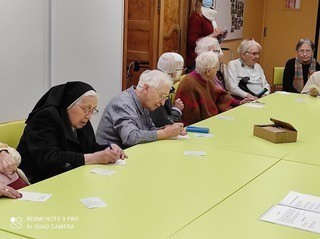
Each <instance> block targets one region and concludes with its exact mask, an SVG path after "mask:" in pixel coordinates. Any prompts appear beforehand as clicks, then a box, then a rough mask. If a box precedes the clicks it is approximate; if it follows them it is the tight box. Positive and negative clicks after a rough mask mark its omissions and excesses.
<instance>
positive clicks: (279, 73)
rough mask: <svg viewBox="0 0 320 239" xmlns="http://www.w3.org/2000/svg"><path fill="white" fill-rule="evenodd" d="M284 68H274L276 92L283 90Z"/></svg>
mask: <svg viewBox="0 0 320 239" xmlns="http://www.w3.org/2000/svg"><path fill="white" fill-rule="evenodd" d="M283 72H284V67H283V66H275V67H273V88H274V91H275V90H282V80H283Z"/></svg>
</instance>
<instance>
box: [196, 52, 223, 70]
mask: <svg viewBox="0 0 320 239" xmlns="http://www.w3.org/2000/svg"><path fill="white" fill-rule="evenodd" d="M218 65H219V59H218V56H217V54H215V53H214V52H212V51H206V52H203V53H201V54H200V55H198V56H197V58H196V72H198V73H199V74H200V75H201V74H204V73H205V72H206V70H208V69H212V68H213V67H216V66H218Z"/></svg>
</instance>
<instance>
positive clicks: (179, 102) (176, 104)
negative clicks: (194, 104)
mask: <svg viewBox="0 0 320 239" xmlns="http://www.w3.org/2000/svg"><path fill="white" fill-rule="evenodd" d="M174 107H177V108H178V109H179V110H181V111H182V110H183V109H184V104H183V102H182V100H181V99H180V98H178V99H176V100H175V101H174Z"/></svg>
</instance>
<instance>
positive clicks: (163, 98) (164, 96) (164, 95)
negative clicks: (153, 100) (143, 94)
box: [152, 87, 169, 100]
mask: <svg viewBox="0 0 320 239" xmlns="http://www.w3.org/2000/svg"><path fill="white" fill-rule="evenodd" d="M152 88H154V89H155V90H156V91H158V93H159V94H160V95H161V96H162V100H166V99H168V98H169V95H166V94H164V93H162V92H161V91H160V90H158V89H157V88H156V87H152Z"/></svg>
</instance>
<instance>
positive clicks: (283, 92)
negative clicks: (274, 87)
mask: <svg viewBox="0 0 320 239" xmlns="http://www.w3.org/2000/svg"><path fill="white" fill-rule="evenodd" d="M275 93H277V94H280V95H290V94H291V93H290V92H287V91H276V92H275Z"/></svg>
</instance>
